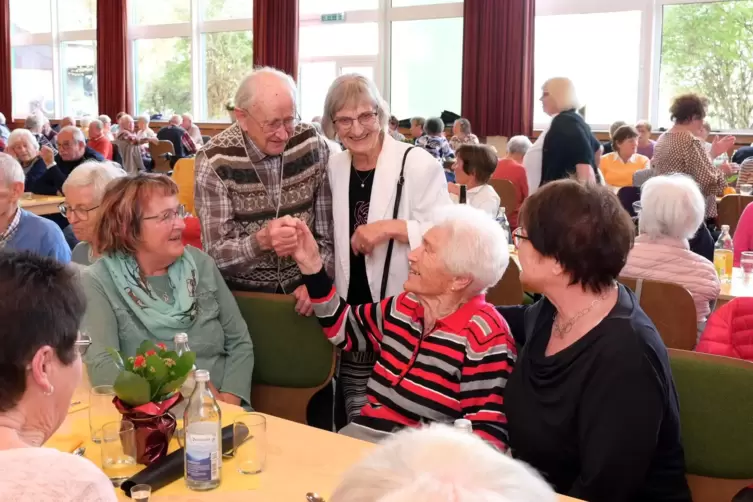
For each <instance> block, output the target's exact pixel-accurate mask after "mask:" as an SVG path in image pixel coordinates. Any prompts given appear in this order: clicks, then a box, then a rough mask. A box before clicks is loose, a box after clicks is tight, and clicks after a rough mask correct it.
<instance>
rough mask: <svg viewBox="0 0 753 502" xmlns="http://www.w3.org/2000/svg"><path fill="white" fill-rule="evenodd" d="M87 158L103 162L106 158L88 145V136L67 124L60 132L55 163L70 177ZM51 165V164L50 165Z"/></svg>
mask: <svg viewBox="0 0 753 502" xmlns="http://www.w3.org/2000/svg"><path fill="white" fill-rule="evenodd" d="M87 160H98V161H100V162H102V161H103V160H105V158H104V157H103V156H102V155H101V154H100V153H99V152H96V151H95V150H93V149H92V148H91V147H89V146H86V138H84V133H83V132H81V129H79V128H78V127H76V126H66V127H63V128H62V129H60V132H59V133H58V154H57V155H55V164H56V165H57V166H58V167H60V170H61V171H63V174H64V175H65V176H66V177H68V175H69V174H71V171H73V170H74V169H75V168H76V167H78V166H79V165H80V164H83V163H84V162H86V161H87ZM48 167H50V166H48Z"/></svg>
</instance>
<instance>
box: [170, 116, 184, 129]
mask: <svg viewBox="0 0 753 502" xmlns="http://www.w3.org/2000/svg"><path fill="white" fill-rule="evenodd" d="M182 121H183V117H181V116H180V115H173V116H172V117H170V121H169V122H168V123H169V124H170V125H174V126H179V125H180V123H181V122H182Z"/></svg>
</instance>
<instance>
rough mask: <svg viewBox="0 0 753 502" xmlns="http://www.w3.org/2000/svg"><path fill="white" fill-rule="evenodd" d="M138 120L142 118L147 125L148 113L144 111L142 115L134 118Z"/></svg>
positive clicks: (148, 120) (149, 119)
mask: <svg viewBox="0 0 753 502" xmlns="http://www.w3.org/2000/svg"><path fill="white" fill-rule="evenodd" d="M139 120H143V121H144V123H146V125H149V122H150V121H151V118H149V115H147V114H146V113H144V114H143V115H139V116H138V117H137V118H136V122H138V121H139Z"/></svg>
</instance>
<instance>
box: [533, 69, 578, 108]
mask: <svg viewBox="0 0 753 502" xmlns="http://www.w3.org/2000/svg"><path fill="white" fill-rule="evenodd" d="M541 88H542V90H545V91H546V92H548V93H549V95H550V96H551V97H552V98H553V99H554V102H555V103H556V105H557V110H559V111H561V112H564V111H565V110H573V109H576V110H577V109H578V108H580V107H581V104H580V101H578V95H577V93H576V92H575V85H574V84H573V81H572V80H570V79H569V78H565V77H554V78H550V79H549V80H547V81H546V82H544V85H543V86H542V87H541Z"/></svg>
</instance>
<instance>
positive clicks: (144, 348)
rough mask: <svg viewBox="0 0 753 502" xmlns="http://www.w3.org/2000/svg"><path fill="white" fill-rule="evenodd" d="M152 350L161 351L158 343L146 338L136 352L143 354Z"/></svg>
mask: <svg viewBox="0 0 753 502" xmlns="http://www.w3.org/2000/svg"><path fill="white" fill-rule="evenodd" d="M150 350H154V351H155V352H159V347H157V345H155V343H154V342H153V341H151V340H144V341H143V342H141V345H139V348H138V350H137V351H136V353H137V354H140V355H142V356H143V355H144V354H145V353H146V352H148V351H150Z"/></svg>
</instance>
